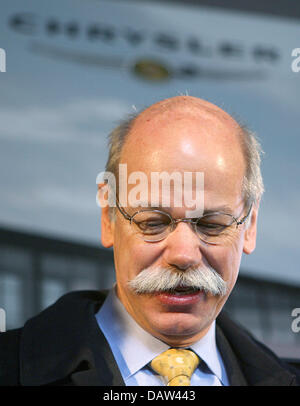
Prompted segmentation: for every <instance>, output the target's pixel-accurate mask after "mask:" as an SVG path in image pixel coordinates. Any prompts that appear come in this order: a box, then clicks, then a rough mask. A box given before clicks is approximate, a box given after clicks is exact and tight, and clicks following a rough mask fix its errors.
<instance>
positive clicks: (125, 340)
mask: <svg viewBox="0 0 300 406" xmlns="http://www.w3.org/2000/svg"><path fill="white" fill-rule="evenodd" d="M96 319H97V321H98V324H99V327H100V329H101V330H102V332H103V334H104V335H105V337H106V339H107V341H108V343H109V345H110V348H111V350H112V352H113V355H114V358H115V360H116V362H117V365H118V367H119V369H120V372H121V375H122V377H123V380H124V382H125V385H126V386H162V385H165V382H164V381H163V378H162V377H161V376H160V375H158V374H156V373H155V372H154V371H153V370H152V369H151V368H150V367H149V365H148V364H149V363H150V362H151V361H152V359H153V358H155V357H156V356H157V355H159V354H161V353H162V352H164V351H166V350H167V349H169V348H170V346H168V345H167V344H166V343H164V342H162V341H160V340H158V339H157V338H155V337H153V336H152V335H151V334H149V333H148V332H147V331H145V330H144V329H143V328H141V327H140V325H139V324H138V323H136V321H135V320H134V319H133V318H132V317H131V316H130V315H129V313H128V312H127V311H126V309H125V308H124V306H123V304H122V303H121V301H120V300H119V299H118V297H117V295H116V293H115V289H112V290H111V291H110V292H109V294H108V296H107V298H106V299H105V301H104V303H103V305H102V307H101V309H100V310H99V312H98V313H97V314H96ZM189 348H190V349H192V350H193V351H194V352H195V353H196V354H197V355H198V356H199V357H200V359H201V360H202V361H201V362H200V364H199V366H198V368H197V369H196V370H195V372H194V374H193V375H192V378H191V386H222V385H226V386H227V385H229V383H228V378H227V374H226V371H225V367H224V363H223V361H222V358H221V355H220V353H219V351H218V349H217V345H216V339H215V322H213V323H212V325H211V327H210V329H209V331H208V332H207V333H206V335H205V336H204V337H203V338H201V339H200V340H199V341H197V342H196V343H194V344H193V345H191V346H190V347H189Z"/></svg>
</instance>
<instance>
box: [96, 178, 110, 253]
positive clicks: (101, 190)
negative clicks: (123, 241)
mask: <svg viewBox="0 0 300 406" xmlns="http://www.w3.org/2000/svg"><path fill="white" fill-rule="evenodd" d="M104 186H105V184H99V185H98V193H97V199H98V202H99V205H100V206H101V207H102V213H101V242H102V244H103V246H104V247H106V248H110V247H112V246H113V243H114V223H113V221H112V220H111V219H110V213H109V206H108V204H107V202H108V201H107V194H108V190H107V188H106V187H104Z"/></svg>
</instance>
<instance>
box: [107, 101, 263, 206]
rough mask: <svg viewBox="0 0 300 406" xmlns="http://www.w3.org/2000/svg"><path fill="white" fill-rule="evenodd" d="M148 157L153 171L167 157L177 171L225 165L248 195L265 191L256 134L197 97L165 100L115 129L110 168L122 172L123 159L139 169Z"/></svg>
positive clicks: (217, 168)
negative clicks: (233, 173)
mask: <svg viewBox="0 0 300 406" xmlns="http://www.w3.org/2000/svg"><path fill="white" fill-rule="evenodd" d="M145 159H147V161H148V163H149V165H151V167H152V171H159V170H162V168H161V167H160V168H159V165H160V164H161V163H162V162H164V163H165V168H164V169H165V170H169V171H171V172H172V171H175V170H182V171H184V170H186V171H187V170H192V169H193V170H196V168H198V169H197V170H198V171H200V170H204V171H206V173H207V175H208V173H209V171H210V172H212V171H213V172H216V171H217V172H218V171H219V173H220V175H221V173H223V175H224V176H225V175H226V176H227V182H234V181H237V178H235V177H233V178H232V176H231V175H232V171H234V172H235V173H236V174H239V179H240V180H241V182H238V186H239V187H241V189H244V191H243V192H244V198H245V200H251V198H252V200H254V199H255V198H257V197H258V198H259V197H260V195H261V193H262V191H263V185H262V179H261V175H260V169H259V164H260V149H259V144H258V143H257V141H256V140H255V137H254V136H253V135H252V134H251V133H250V132H249V131H247V130H246V129H245V128H242V127H241V126H240V125H239V123H237V121H236V120H234V118H232V117H231V116H230V115H229V114H228V113H226V112H225V111H224V110H222V109H221V108H219V107H218V106H216V105H214V104H212V103H210V102H208V101H206V100H203V99H200V98H197V97H192V96H177V97H172V98H169V99H166V100H162V101H159V102H158V103H155V104H153V105H151V106H150V107H148V108H146V109H144V110H143V111H142V112H141V113H140V114H138V115H135V116H133V117H130V119H129V120H126V121H124V122H123V123H122V124H121V125H120V126H119V127H118V128H117V129H116V130H114V131H113V132H112V134H111V149H110V156H109V160H108V164H107V167H106V170H107V171H110V172H113V173H114V174H115V175H116V176H117V175H118V168H117V166H118V164H119V163H127V164H128V165H129V167H130V169H131V170H136V171H138V170H141V168H142V167H143V163H144V162H145ZM149 169H150V168H149ZM220 171H221V172H220ZM207 175H206V176H207ZM253 180H254V181H253ZM222 181H224V179H223V180H222V179H221V178H220V182H221V183H220V185H219V186H221V184H222ZM255 181H256V183H255ZM215 186H218V185H217V184H216V185H215ZM251 188H252V189H251ZM250 189H251V190H252V192H251V190H250ZM251 193H252V196H251Z"/></svg>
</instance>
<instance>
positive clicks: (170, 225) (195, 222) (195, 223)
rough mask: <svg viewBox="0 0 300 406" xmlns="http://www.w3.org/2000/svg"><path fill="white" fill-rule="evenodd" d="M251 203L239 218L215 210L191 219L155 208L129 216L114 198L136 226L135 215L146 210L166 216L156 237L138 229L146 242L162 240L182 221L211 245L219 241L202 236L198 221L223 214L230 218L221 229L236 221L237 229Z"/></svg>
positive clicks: (127, 218)
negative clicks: (162, 230) (178, 217)
mask: <svg viewBox="0 0 300 406" xmlns="http://www.w3.org/2000/svg"><path fill="white" fill-rule="evenodd" d="M252 205H253V204H251V205H250V208H249V210H248V213H247V214H246V215H245V216H244V217H242V218H241V219H240V220H239V219H238V218H236V217H234V216H233V215H231V214H229V213H222V212H215V213H212V214H207V215H204V216H202V217H199V218H195V219H193V218H180V219H174V218H173V217H172V216H171V215H170V214H169V213H167V212H165V211H161V210H156V209H142V210H139V211H137V212H135V213H134V214H133V215H132V216H130V215H129V214H128V213H127V212H126V211H125V210H124V209H123V208H121V207H120V205H119V202H118V199H116V206H117V208H118V210H119V211H120V213H121V214H122V215H123V217H124V218H125V219H126V220H128V221H129V222H130V224H132V223H135V224H136V226H138V227H139V224H138V222H137V221H136V220H135V217H136V216H137V215H138V214H140V213H147V212H148V213H149V212H150V213H156V214H158V215H159V214H161V215H164V216H166V217H168V219H169V221H170V222H169V223H168V224H167V226H166V229H165V231H164V232H163V233H160V236H159V235H157V237H156V238H153V237H152V238H147V234H144V233H143V231H142V230H141V229H140V230H139V231H140V233H141V234H140V235H141V237H142V239H143V240H144V241H146V242H159V241H162V240H163V239H165V238H166V237H167V236H168V235H169V234H170V233H171V232H172V231H174V229H175V228H176V226H177V224H178V223H180V222H184V223H190V224H192V226H193V229H194V231H195V233H196V234H197V235H198V237H199V238H200V239H201V240H202V241H204V242H205V243H208V244H213V245H216V244H221V242H219V243H218V242H216V241H213V240H214V239H213V238H210V237H209V236H204V235H203V233H201V232H200V231H199V222H200V220H202V219H203V218H205V217H210V216H212V215H223V216H227V217H229V218H230V219H231V222H230V223H229V224H226V225H222V228H223V230H225V229H228V228H229V227H231V226H232V225H233V223H236V229H237V228H238V227H239V226H240V225H242V224H243V223H244V222H245V221H246V220H247V218H248V217H249V215H250V212H251V209H252ZM197 227H198V228H197ZM216 237H219V235H216ZM209 240H210V241H209Z"/></svg>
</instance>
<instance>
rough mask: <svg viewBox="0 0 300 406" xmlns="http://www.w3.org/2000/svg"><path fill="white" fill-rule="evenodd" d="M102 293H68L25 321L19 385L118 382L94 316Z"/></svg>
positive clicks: (115, 370) (113, 361)
mask: <svg viewBox="0 0 300 406" xmlns="http://www.w3.org/2000/svg"><path fill="white" fill-rule="evenodd" d="M106 293H107V292H89V291H87V292H72V293H70V294H67V295H65V296H63V297H62V298H61V299H59V300H58V301H57V302H56V303H55V304H54V305H52V306H50V307H48V308H47V309H45V310H44V311H43V312H42V313H40V314H39V315H37V316H36V317H34V318H32V319H30V320H29V321H28V322H27V323H26V324H25V326H24V328H23V331H22V335H21V345H20V365H21V367H20V380H21V384H22V385H30V386H37V385H60V384H63V385H80V386H83V385H93V386H95V385H96V386H123V385H124V381H123V379H122V376H121V374H120V371H119V368H118V366H117V364H116V362H115V360H114V357H113V354H112V351H111V349H110V346H109V344H108V343H107V341H106V339H105V337H104V335H103V334H102V332H101V330H100V329H99V326H98V323H97V320H96V318H95V313H96V312H97V311H98V309H99V307H100V306H101V305H102V303H103V301H104V300H105V297H106Z"/></svg>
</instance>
